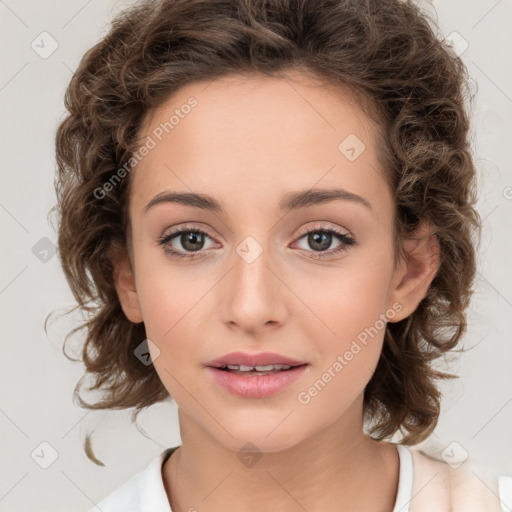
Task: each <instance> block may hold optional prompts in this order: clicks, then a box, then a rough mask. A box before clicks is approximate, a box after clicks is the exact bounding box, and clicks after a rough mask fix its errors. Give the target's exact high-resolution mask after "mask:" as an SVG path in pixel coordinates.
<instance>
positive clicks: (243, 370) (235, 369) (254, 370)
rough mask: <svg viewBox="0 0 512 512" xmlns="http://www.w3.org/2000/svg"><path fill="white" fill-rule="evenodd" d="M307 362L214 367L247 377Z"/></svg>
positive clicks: (285, 370)
mask: <svg viewBox="0 0 512 512" xmlns="http://www.w3.org/2000/svg"><path fill="white" fill-rule="evenodd" d="M306 364H307V363H305V364H299V365H286V364H268V365H264V366H263V365H259V366H245V365H240V364H227V365H222V366H213V367H212V368H216V369H217V370H222V371H224V372H229V373H234V374H236V375H244V376H246V377H247V376H251V375H252V376H254V375H272V374H274V373H279V372H287V371H289V370H291V369H293V368H297V367H298V366H306Z"/></svg>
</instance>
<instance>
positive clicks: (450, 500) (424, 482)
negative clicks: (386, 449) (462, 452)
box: [409, 447, 512, 512]
mask: <svg viewBox="0 0 512 512" xmlns="http://www.w3.org/2000/svg"><path fill="white" fill-rule="evenodd" d="M409 451H410V452H411V455H412V461H413V489H412V498H411V502H410V512H427V511H432V510H437V511H444V510H446V511H450V512H452V511H453V512H501V511H502V510H510V508H511V507H512V476H506V475H498V474H496V473H493V472H492V471H490V470H489V469H487V468H485V467H484V466H482V465H478V464H475V463H474V462H472V461H471V460H467V461H465V462H463V463H462V464H451V465H450V464H448V463H447V462H446V461H444V460H443V459H441V458H440V457H439V456H437V455H434V454H432V453H428V452H425V451H422V450H420V449H418V448H414V447H411V448H409Z"/></svg>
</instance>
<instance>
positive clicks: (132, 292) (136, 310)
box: [111, 251, 143, 324]
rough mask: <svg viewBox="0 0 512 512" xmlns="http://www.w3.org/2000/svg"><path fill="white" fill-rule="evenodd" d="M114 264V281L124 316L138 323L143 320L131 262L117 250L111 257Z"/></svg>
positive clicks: (124, 254)
mask: <svg viewBox="0 0 512 512" xmlns="http://www.w3.org/2000/svg"><path fill="white" fill-rule="evenodd" d="M111 260H112V263H113V265H114V283H115V287H116V291H117V296H118V297H119V302H120V303H121V307H122V308H123V311H124V314H125V315H126V318H128V320H130V322H133V323H134V324H138V323H140V322H142V321H143V318H142V311H141V309H140V304H139V297H138V295H137V288H136V286H135V275H134V273H133V270H132V264H131V262H130V260H129V258H128V255H127V254H126V252H124V253H121V252H119V251H117V252H116V253H115V254H114V255H113V256H112V257H111Z"/></svg>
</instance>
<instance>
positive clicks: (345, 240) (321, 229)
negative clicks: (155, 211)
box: [158, 225, 356, 260]
mask: <svg viewBox="0 0 512 512" xmlns="http://www.w3.org/2000/svg"><path fill="white" fill-rule="evenodd" d="M183 233H195V234H201V235H206V236H208V237H209V238H213V237H211V236H210V235H209V234H208V233H207V232H206V231H204V230H202V229H200V228H199V227H197V226H194V225H190V226H184V227H181V228H177V229H175V230H173V231H171V232H170V233H168V234H167V235H164V236H162V237H159V238H158V245H162V246H163V249H164V251H165V252H166V253H167V254H169V255H170V256H172V257H174V256H176V257H178V258H188V259H190V260H193V259H197V258H201V257H203V254H201V252H200V251H198V252H195V253H182V252H180V251H176V250H175V249H172V248H171V246H170V245H169V242H171V240H173V239H174V238H176V237H177V236H178V235H181V234H183ZM310 233H324V234H328V235H334V236H335V237H336V238H337V239H338V240H339V241H340V242H341V244H340V246H339V247H337V248H336V249H331V250H329V251H316V252H315V251H307V252H312V253H313V254H317V256H313V258H316V259H323V258H326V257H331V256H334V255H337V254H339V253H341V252H343V251H347V250H348V247H349V246H351V245H355V244H356V241H355V239H354V238H352V237H351V236H349V235H348V234H347V233H343V232H342V231H339V230H338V229H336V228H334V227H329V228H327V227H325V226H313V228H308V229H306V230H304V231H302V232H301V233H300V235H299V237H298V239H297V240H301V239H302V238H304V236H306V235H309V234H310Z"/></svg>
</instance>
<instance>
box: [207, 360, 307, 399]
mask: <svg viewBox="0 0 512 512" xmlns="http://www.w3.org/2000/svg"><path fill="white" fill-rule="evenodd" d="M307 366H308V365H307V364H304V365H301V366H295V367H293V368H291V369H290V370H285V371H280V372H276V373H270V374H268V375H247V376H246V375H239V374H237V373H231V372H228V371H224V370H220V369H218V368H213V367H211V366H207V367H206V369H207V370H208V371H209V372H210V373H211V374H212V376H213V378H214V379H215V381H216V382H217V383H218V384H220V385H221V386H222V387H223V388H225V389H227V390H228V391H229V392H230V393H233V394H234V395H237V396H241V397H243V398H265V397H267V396H271V395H274V394H275V393H278V392H279V391H281V390H283V389H284V388H286V387H287V386H289V385H290V384H291V383H292V382H295V381H296V380H297V379H299V378H300V377H301V376H302V375H303V374H304V372H305V370H306V367H307Z"/></svg>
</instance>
